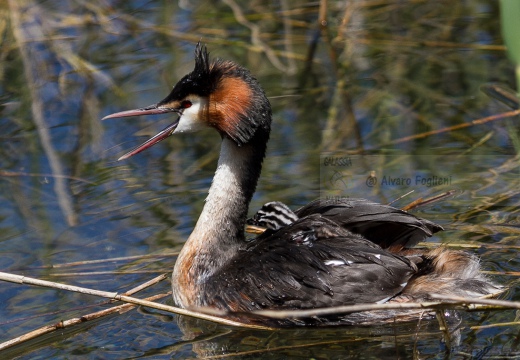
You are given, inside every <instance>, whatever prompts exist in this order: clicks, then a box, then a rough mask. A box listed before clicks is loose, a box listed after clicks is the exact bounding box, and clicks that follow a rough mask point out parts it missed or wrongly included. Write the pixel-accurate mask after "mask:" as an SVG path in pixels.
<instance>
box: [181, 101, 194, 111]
mask: <svg viewBox="0 0 520 360" xmlns="http://www.w3.org/2000/svg"><path fill="white" fill-rule="evenodd" d="M191 105H192V103H191V101H189V100H184V101H183V102H181V107H182V108H183V109H187V108H189V107H191Z"/></svg>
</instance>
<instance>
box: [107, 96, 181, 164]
mask: <svg viewBox="0 0 520 360" xmlns="http://www.w3.org/2000/svg"><path fill="white" fill-rule="evenodd" d="M169 112H175V113H179V109H174V108H161V107H158V106H157V104H155V105H150V106H147V107H145V108H142V109H134V110H127V111H121V112H118V113H115V114H110V115H107V116H105V117H104V118H103V119H101V120H107V119H115V118H122V117H129V116H140V115H157V114H164V113H169ZM179 119H180V117H179ZM179 119H177V120H176V121H175V122H174V123H172V124H170V125H168V126H167V127H166V128H165V129H163V130H162V131H160V132H159V133H158V134H157V135H155V136H153V137H152V138H150V139H148V140H147V141H145V142H144V143H143V144H141V145H139V146H137V147H135V148H134V149H132V150H131V151H129V152H127V153H126V154H124V155H123V156H121V157H120V158H119V159H117V160H118V161H120V160H125V159H128V158H129V157H130V156H134V155H135V154H139V153H140V152H141V151H144V150H146V149H148V148H149V147H152V146H154V145H155V144H157V143H158V142H161V141H163V140H164V139H166V138H167V137H169V136H170V135H172V134H173V132H174V131H175V129H176V128H177V125H179Z"/></svg>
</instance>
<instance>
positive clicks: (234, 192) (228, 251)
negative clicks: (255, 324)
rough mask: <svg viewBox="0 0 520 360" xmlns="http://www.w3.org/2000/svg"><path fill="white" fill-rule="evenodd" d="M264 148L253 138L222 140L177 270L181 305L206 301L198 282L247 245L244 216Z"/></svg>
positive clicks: (174, 280)
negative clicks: (243, 141) (251, 140)
mask: <svg viewBox="0 0 520 360" xmlns="http://www.w3.org/2000/svg"><path fill="white" fill-rule="evenodd" d="M255 150H256V152H255ZM259 151H260V153H259ZM264 152H265V148H264V149H255V146H254V145H253V144H246V145H243V146H241V147H239V146H238V145H236V144H235V143H234V142H233V141H232V140H230V139H228V138H226V137H225V138H224V139H223V140H222V146H221V151H220V158H219V161H218V167H217V171H216V173H215V176H214V178H213V183H212V185H211V188H210V190H209V193H208V197H207V198H206V203H205V205H204V209H203V210H202V213H201V215H200V217H199V220H198V221H197V224H196V225H195V228H194V230H193V232H192V233H191V235H190V236H189V238H188V240H187V241H186V244H185V245H184V247H183V249H182V251H181V252H180V254H179V257H178V258H177V262H176V263H175V267H174V270H173V277H172V285H173V292H174V300H175V301H176V302H177V303H178V304H179V305H180V306H185V307H186V306H190V305H203V303H202V301H201V300H200V299H199V298H198V296H199V294H200V291H199V287H201V286H203V284H204V282H205V281H210V278H211V276H212V275H213V274H214V273H215V272H216V271H217V270H219V269H221V268H222V267H223V266H225V265H226V264H227V263H228V262H229V260H230V259H231V258H233V257H234V256H235V255H236V254H237V253H238V251H239V250H240V249H241V248H242V247H244V246H245V237H244V225H245V220H246V217H247V211H248V207H249V202H250V201H251V197H252V195H253V193H254V190H255V188H256V183H257V181H258V177H259V175H260V170H261V163H262V159H263V156H264Z"/></svg>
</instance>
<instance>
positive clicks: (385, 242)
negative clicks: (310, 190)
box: [104, 44, 498, 325]
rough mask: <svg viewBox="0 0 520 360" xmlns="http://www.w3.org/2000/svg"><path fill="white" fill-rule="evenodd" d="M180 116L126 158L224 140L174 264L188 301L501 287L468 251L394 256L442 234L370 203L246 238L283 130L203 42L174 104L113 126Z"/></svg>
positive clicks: (289, 305) (311, 210)
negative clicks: (169, 143) (189, 135)
mask: <svg viewBox="0 0 520 360" xmlns="http://www.w3.org/2000/svg"><path fill="white" fill-rule="evenodd" d="M168 112H173V113H175V114H177V115H178V118H177V120H175V122H174V123H172V124H171V125H169V126H168V127H166V128H165V129H164V130H163V131H161V132H159V133H158V134H157V135H155V136H154V137H152V138H151V139H149V140H148V141H146V142H145V143H143V144H142V145H139V146H138V147H136V148H134V149H133V150H132V151H130V152H128V153H127V154H125V155H123V156H122V157H121V158H120V160H121V159H126V158H128V157H130V156H132V155H135V154H137V153H139V152H141V151H143V150H145V149H147V148H149V147H151V146H153V145H154V144H156V143H158V142H160V141H162V140H164V139H165V138H167V137H169V136H170V135H172V134H175V133H180V132H192V131H196V130H197V129H199V128H201V127H204V126H206V127H212V128H214V129H216V130H217V131H218V132H219V133H220V135H221V137H222V145H221V151H220V157H219V160H218V166H217V170H216V173H215V176H214V178H213V183H212V185H211V187H210V190H209V193H208V196H207V198H206V203H205V205H204V209H203V210H202V213H201V215H200V217H199V219H198V221H197V224H196V225H195V228H194V229H193V232H192V233H191V235H190V236H189V238H188V240H187V241H186V243H185V245H184V247H183V248H182V251H181V252H180V254H179V256H178V259H177V261H176V263H175V267H174V269H173V275H172V287H173V298H174V301H175V303H176V304H177V305H178V306H181V307H184V308H187V307H211V308H216V309H220V310H227V311H231V312H250V311H254V310H259V309H309V308H320V307H331V306H336V305H347V304H355V303H384V302H390V301H410V300H424V299H427V298H428V296H429V295H430V294H432V293H439V294H447V293H448V294H457V295H463V296H473V297H475V296H481V295H485V294H489V293H492V292H494V291H496V290H497V288H498V287H497V286H495V285H493V284H492V283H491V282H489V281H488V280H487V279H486V278H485V277H484V276H483V275H482V274H481V273H480V270H479V263H478V260H477V259H476V258H475V257H474V256H472V255H470V254H467V253H465V252H460V251H451V250H446V249H437V250H434V251H432V252H429V253H426V254H420V255H413V256H404V255H400V254H397V253H392V252H391V251H389V250H386V249H384V248H388V249H391V248H392V247H393V246H394V247H396V249H397V250H399V249H401V248H403V247H409V246H413V245H414V244H415V243H416V242H417V241H419V240H421V239H423V238H425V237H427V236H431V234H432V233H434V232H436V231H439V230H441V229H442V228H441V227H440V226H438V225H436V224H434V223H432V222H429V221H427V220H423V219H420V218H417V217H415V216H412V215H410V214H407V213H406V212H404V211H401V210H397V209H394V208H392V207H390V206H385V205H379V204H375V203H372V202H369V201H366V200H352V201H348V200H347V201H345V202H344V203H327V202H314V203H311V204H309V205H308V206H306V207H304V208H302V209H300V210H299V211H298V212H297V214H296V215H297V216H296V217H295V218H294V221H288V223H287V224H286V225H285V226H283V227H281V228H280V229H278V230H276V231H272V232H271V233H270V234H267V235H263V236H259V237H258V238H256V239H255V240H252V241H246V240H245V234H244V225H245V223H246V218H247V212H248V207H249V203H250V201H251V198H252V196H253V193H254V192H255V188H256V185H257V181H258V178H259V176H260V171H261V167H262V161H263V159H264V156H265V152H266V146H267V141H268V139H269V133H270V130H271V106H270V104H269V101H268V99H267V97H266V95H265V93H264V91H263V90H262V88H261V87H260V85H259V83H258V82H257V80H256V79H255V78H253V77H252V75H251V73H250V72H249V71H248V70H246V69H245V68H243V67H241V66H239V65H237V64H235V63H233V62H231V61H224V60H220V59H217V60H213V61H210V59H209V55H208V52H207V50H206V48H205V46H202V45H200V44H198V45H197V48H196V50H195V69H194V70H193V71H192V72H191V73H189V74H187V75H186V76H184V77H183V78H182V79H181V80H180V81H179V82H178V83H177V84H176V85H175V86H174V87H173V90H172V91H171V92H170V94H169V95H168V96H167V97H166V98H165V99H164V100H162V101H160V102H158V103H157V104H154V105H151V106H148V107H145V108H142V109H136V110H129V111H123V112H119V113H115V114H112V115H108V116H106V117H105V118H104V119H110V118H119V117H126V116H138V115H153V114H162V113H168ZM383 317H384V315H381V318H383ZM246 321H247V319H246ZM250 321H253V322H262V321H263V320H262V319H255V320H250ZM265 321H266V322H267V320H265ZM270 323H271V324H272V322H270ZM338 323H339V324H340V323H352V320H349V316H346V317H341V318H336V319H329V318H320V319H317V318H313V319H308V321H303V322H299V321H292V320H289V319H288V320H287V321H280V322H278V325H295V324H313V325H317V324H320V325H323V324H338Z"/></svg>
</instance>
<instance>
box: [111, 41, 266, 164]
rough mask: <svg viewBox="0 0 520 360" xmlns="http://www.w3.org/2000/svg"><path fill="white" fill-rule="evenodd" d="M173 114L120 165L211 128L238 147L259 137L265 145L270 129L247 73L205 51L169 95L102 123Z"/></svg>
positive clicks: (198, 53)
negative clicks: (172, 139) (155, 147)
mask: <svg viewBox="0 0 520 360" xmlns="http://www.w3.org/2000/svg"><path fill="white" fill-rule="evenodd" d="M169 112H172V113H176V114H177V115H178V116H179V117H178V118H177V120H176V121H175V122H173V123H172V124H170V125H169V126H167V127H166V128H165V129H164V130H162V131H161V132H159V133H158V134H157V135H155V136H154V137H152V138H150V139H149V140H148V141H146V142H145V143H143V144H141V145H139V146H137V147H136V148H134V149H133V150H131V151H130V152H128V153H126V154H125V155H123V156H122V157H120V158H119V160H123V159H126V158H129V157H130V156H133V155H135V154H137V153H140V152H141V151H143V150H146V149H147V148H149V147H151V146H153V145H155V144H157V143H158V142H160V141H162V140H164V139H166V138H167V137H169V136H170V135H173V134H175V133H180V132H192V131H196V130H198V129H200V128H203V127H212V128H215V129H216V130H217V131H218V132H219V133H220V134H221V136H222V137H223V138H224V137H227V138H229V139H231V140H232V141H233V142H234V143H235V144H236V145H237V146H242V145H245V144H247V143H249V142H250V141H251V140H252V139H253V138H254V137H255V135H258V134H257V133H260V136H261V137H262V138H264V139H263V141H264V142H267V139H268V137H269V131H270V126H271V106H270V104H269V101H268V100H267V97H266V95H265V93H264V91H263V90H262V88H261V87H260V84H259V83H258V81H257V80H256V79H255V78H254V77H253V76H252V75H251V73H250V72H249V71H248V70H247V69H245V68H243V67H241V66H239V65H237V64H235V63H234V62H231V61H224V60H220V59H215V60H213V61H211V60H210V59H209V54H208V51H207V49H206V47H205V46H204V45H201V44H200V43H199V44H197V47H196V49H195V69H194V70H193V71H192V72H191V73H189V74H187V75H185V76H184V77H183V78H182V79H181V80H180V81H179V82H178V83H177V84H175V86H174V87H173V89H172V91H171V92H170V94H169V95H168V96H167V97H166V98H164V99H163V100H161V101H159V102H158V103H157V104H153V105H150V106H147V107H144V108H141V109H134V110H127V111H122V112H118V113H115V114H111V115H108V116H105V117H104V118H103V119H102V120H106V119H113V118H121V117H128V116H139V115H156V114H164V113H169Z"/></svg>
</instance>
